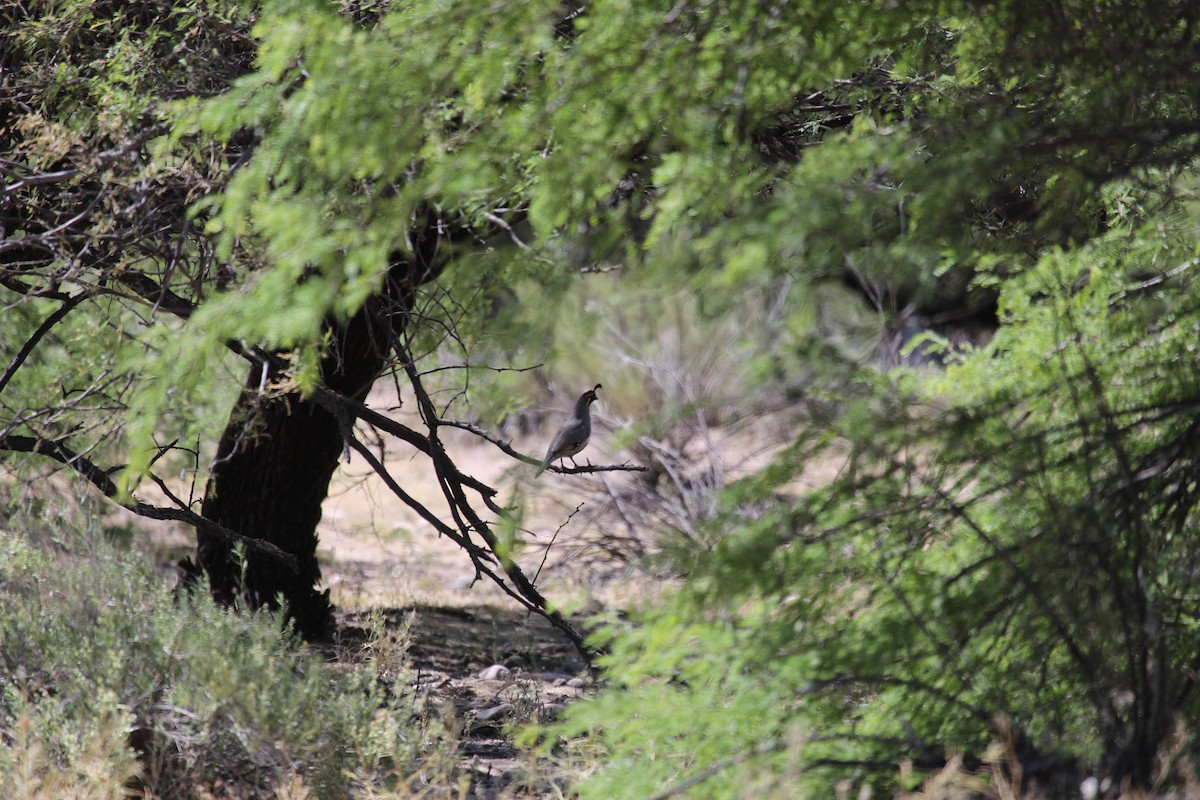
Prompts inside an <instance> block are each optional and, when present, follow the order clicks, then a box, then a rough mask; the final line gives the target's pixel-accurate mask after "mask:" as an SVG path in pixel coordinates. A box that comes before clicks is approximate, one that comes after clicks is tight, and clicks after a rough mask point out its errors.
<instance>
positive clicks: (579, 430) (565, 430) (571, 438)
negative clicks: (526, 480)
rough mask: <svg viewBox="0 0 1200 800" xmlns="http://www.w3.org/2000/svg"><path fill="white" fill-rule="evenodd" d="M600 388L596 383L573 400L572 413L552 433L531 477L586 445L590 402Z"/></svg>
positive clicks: (588, 436)
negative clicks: (556, 431)
mask: <svg viewBox="0 0 1200 800" xmlns="http://www.w3.org/2000/svg"><path fill="white" fill-rule="evenodd" d="M600 388H602V387H601V386H600V384H598V383H597V384H596V388H595V389H588V390H587V391H586V392H584V393H583V394H581V395H579V399H578V400H576V401H575V411H574V413H573V414H571V418H570V419H569V420H567V421H566V422H565V423H564V424H563V426H562V428H560V429H559V431H558V433H556V434H555V435H554V440H553V441H552V442H550V448H549V449H548V450H546V457H545V458H544V459H542V465H541V466H540V467H538V471H537V472H535V473H534V475H533V477H535V478H536V477H537V476H538V475H541V474H542V473H543V472H545V470H546V467H548V466H550V464H551V463H552V462H554V461H557V460H558V459H560V458H570V457H572V456H574V455H577V454H578V453H579V452H580V451H581V450H583V448H585V447H587V443H588V439H589V438H591V435H592V412H591V410H590V409H591V405H592V403H594V402H596V389H600Z"/></svg>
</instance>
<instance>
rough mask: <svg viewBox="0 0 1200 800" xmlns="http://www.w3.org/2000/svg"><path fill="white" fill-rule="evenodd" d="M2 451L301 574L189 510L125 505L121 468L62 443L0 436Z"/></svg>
mask: <svg viewBox="0 0 1200 800" xmlns="http://www.w3.org/2000/svg"><path fill="white" fill-rule="evenodd" d="M0 450H8V451H11V452H15V453H34V454H37V455H42V456H47V457H49V458H52V459H54V460H55V461H57V462H59V463H60V464H65V465H66V466H68V467H70V468H71V469H73V470H74V471H75V472H77V473H78V474H79V475H81V476H82V477H84V478H86V479H87V481H88V482H89V483H91V484H92V485H93V486H95V487H96V488H97V489H99V490H100V491H101V492H102V493H103V494H104V496H105V497H107V498H109V499H110V500H112V501H113V502H115V503H117V504H118V505H120V506H121V507H122V508H124V509H127V510H129V511H132V512H133V513H134V514H137V515H138V516H139V517H146V518H148V519H162V520H174V521H177V522H185V523H187V524H188V525H191V526H192V527H194V528H197V529H199V530H203V531H204V532H205V533H210V534H212V535H214V536H218V537H220V538H222V539H224V540H226V541H228V542H241V543H242V544H244V545H245V546H246V548H247V549H249V550H254V551H255V552H258V553H262V554H263V555H266V556H269V557H271V558H273V559H275V560H276V561H279V562H280V563H282V564H286V565H287V566H288V567H289V568H290V569H291V570H292V571H293V572H296V573H299V565H298V563H297V561H296V557H295V556H293V555H291V554H290V553H286V552H284V551H283V550H280V549H279V548H278V547H276V546H275V545H273V544H271V543H270V542H267V541H264V540H262V539H255V538H253V537H251V536H245V535H243V534H240V533H238V532H236V531H232V530H230V529H229V528H226V527H225V526H224V525H221V524H219V523H216V522H213V521H212V520H210V519H207V518H206V517H203V516H201V515H199V514H197V513H196V512H194V511H192V510H191V509H189V508H163V507H161V506H153V505H150V504H149V503H141V502H134V503H129V502H122V500H121V499H120V492H118V491H117V485H116V484H115V483H113V480H112V478H110V477H109V473H110V472H115V471H117V470H119V469H120V467H116V468H113V469H112V470H103V469H101V468H100V467H99V466H97V465H96V464H95V463H94V462H92V461H91V460H90V459H88V458H85V457H83V456H81V455H79V454H78V453H76V452H75V451H74V450H72V449H71V448H70V447H68V446H67V445H66V444H64V443H63V442H61V441H51V440H47V439H35V438H33V437H32V436H16V435H11V434H9V435H4V436H0Z"/></svg>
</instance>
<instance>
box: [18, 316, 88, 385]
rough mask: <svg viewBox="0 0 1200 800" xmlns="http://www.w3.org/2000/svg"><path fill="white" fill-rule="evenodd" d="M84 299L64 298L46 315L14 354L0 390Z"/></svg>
mask: <svg viewBox="0 0 1200 800" xmlns="http://www.w3.org/2000/svg"><path fill="white" fill-rule="evenodd" d="M82 301H83V295H76V296H74V297H70V298H68V299H67V300H64V301H63V304H62V305H61V306H59V307H58V308H57V309H55V311H54V313H52V314H51V315H50V316H48V317H46V319H45V320H44V321H43V322H42V324H41V325H39V326H38V327H37V330H35V331H34V332H33V334H32V335H30V337H29V339H28V340H27V341H26V342H25V344H24V345H22V347H21V349H20V350H19V351H18V352H17V354H16V355H15V356H13V360H12V361H11V362H10V363H9V365H8V369H6V370H4V374H3V375H0V392H3V391H4V387H5V386H7V385H8V382H9V381H11V380H12V377H13V375H15V374H16V373H17V370H19V369H20V368H21V365H22V364H24V363H25V359H27V358H29V354H30V353H32V352H33V350H34V348H36V347H37V346H38V342H40V341H41V340H42V338H43V337H44V336H45V335H46V334H47V333H49V332H50V329H51V328H53V327H54V326H55V325H57V324H58V323H60V322H62V321H63V319H64V318H65V317H66V316H67V314H70V313H71V310H72V309H74V308H75V307H76V306H77V305H79V304H80V303H81V302H82Z"/></svg>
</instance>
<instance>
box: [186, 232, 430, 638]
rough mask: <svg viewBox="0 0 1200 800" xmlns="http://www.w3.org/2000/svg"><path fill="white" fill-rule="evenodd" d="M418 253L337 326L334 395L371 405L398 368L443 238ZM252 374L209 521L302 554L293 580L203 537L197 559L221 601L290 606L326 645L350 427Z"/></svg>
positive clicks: (280, 567)
mask: <svg viewBox="0 0 1200 800" xmlns="http://www.w3.org/2000/svg"><path fill="white" fill-rule="evenodd" d="M423 241H426V242H427V243H426V244H425V245H424V246H423V247H419V249H418V251H417V254H416V255H415V256H414V257H413V258H411V259H407V260H405V261H403V262H397V263H396V264H395V265H394V266H393V267H392V268H391V270H390V271H389V275H388V279H387V281H386V282H385V286H384V288H383V290H382V291H381V292H380V294H379V295H377V296H375V297H374V298H372V299H371V300H370V301H369V302H368V303H367V304H366V305H365V306H364V307H363V308H362V309H361V310H360V311H359V312H358V313H357V314H355V315H354V316H353V317H351V318H350V319H349V320H348V321H346V322H345V323H343V324H331V325H330V331H331V334H332V344H331V346H330V349H329V352H328V354H327V355H326V356H325V358H324V360H323V361H322V364H321V379H322V381H323V383H324V385H325V386H326V387H328V388H329V389H332V390H334V391H336V392H338V393H340V394H343V395H345V396H347V397H350V398H353V399H355V400H359V401H361V400H362V399H364V398H365V397H366V395H367V393H368V392H369V391H370V389H371V385H372V384H373V383H374V381H375V378H376V377H377V376H378V375H379V374H380V372H381V371H382V370H383V368H384V366H385V364H386V363H387V360H388V349H389V348H388V343H389V341H391V340H392V336H393V335H394V334H395V333H396V332H398V330H399V329H400V328H402V326H404V325H407V324H410V319H411V317H410V314H409V313H408V309H409V308H410V307H411V303H412V299H413V294H414V291H415V287H416V286H418V285H419V284H420V283H423V282H425V281H427V280H430V279H432V278H433V277H434V276H435V275H436V269H435V268H434V267H433V260H434V254H435V252H436V234H434V233H432V232H431V233H430V236H429V237H427V239H426V240H423ZM264 369H268V370H269V371H270V372H274V371H275V368H274V367H264V366H262V365H255V366H252V367H251V368H250V372H249V375H248V376H247V378H246V384H245V387H244V388H243V390H242V393H241V395H240V397H239V399H238V401H237V403H236V404H235V406H234V408H233V411H232V413H231V414H230V417H229V422H228V424H227V425H226V428H225V431H224V434H223V435H222V437H221V441H220V444H219V448H218V457H217V459H216V461H215V463H214V466H213V470H212V474H211V477H210V480H209V484H208V488H207V491H206V495H205V498H204V504H203V509H202V512H203V516H204V517H205V518H207V519H209V520H212V521H213V522H216V523H218V524H220V525H223V526H225V527H226V528H230V529H232V530H235V531H238V532H240V533H243V534H244V535H247V536H252V537H254V538H257V539H262V540H265V541H267V542H270V543H271V544H274V545H276V546H277V547H279V548H280V549H281V550H284V551H285V552H288V553H291V554H293V555H295V557H296V559H297V562H298V565H299V570H298V571H297V572H293V571H292V570H290V569H289V568H288V567H287V566H286V565H285V564H282V563H280V562H279V561H278V560H277V559H272V558H269V557H264V556H262V555H259V554H256V553H251V552H246V553H244V554H243V556H242V559H239V557H238V554H237V551H236V550H235V549H234V547H232V546H231V545H230V543H229V541H228V540H227V539H224V538H220V537H216V536H213V535H210V534H206V533H205V532H203V531H200V532H199V536H198V543H197V549H196V555H197V561H198V563H199V565H200V567H201V568H202V569H203V570H204V572H205V573H206V574H207V576H208V579H209V583H210V586H211V589H212V593H213V596H214V597H215V598H216V599H217V600H218V601H220V602H222V603H225V604H233V603H235V602H238V601H239V600H240V601H242V602H245V603H247V604H248V605H249V606H250V607H252V608H258V607H262V606H267V607H271V608H280V607H282V608H284V610H285V612H286V615H287V617H288V619H289V620H291V621H292V622H293V623H294V625H295V628H296V630H297V632H298V633H300V635H302V636H303V637H305V638H306V639H318V638H322V637H324V636H325V635H327V634H328V633H329V632H330V630H331V627H330V626H331V623H332V610H333V609H332V605H331V603H330V601H329V592H328V591H327V590H326V591H324V592H322V591H319V590H318V588H317V587H318V584H319V583H320V580H321V568H320V565H319V564H318V563H317V543H318V542H317V531H316V529H317V525H318V523H319V522H320V521H321V504H322V501H324V499H325V496H326V494H327V493H328V489H329V482H330V480H331V479H332V477H333V473H334V470H336V469H337V465H338V461H339V459H340V458H341V456H342V454H343V453H344V452H346V439H345V435H344V434H345V431H344V428H343V425H344V424H345V423H344V422H342V421H339V420H338V419H336V418H335V417H334V416H333V415H332V414H330V413H329V412H328V411H326V410H324V409H322V408H320V407H319V406H318V405H317V404H316V402H315V401H314V400H312V399H311V398H307V399H306V398H304V397H302V396H301V395H300V394H298V393H289V394H285V395H282V396H274V397H271V396H267V395H264V393H263V392H262V390H261V389H262V387H263V386H264V385H266V384H268V383H270V382H271V381H272V380H273V379H274V377H275V376H274V375H272V374H268V375H267V376H266V380H265V381H264V376H263V370H264Z"/></svg>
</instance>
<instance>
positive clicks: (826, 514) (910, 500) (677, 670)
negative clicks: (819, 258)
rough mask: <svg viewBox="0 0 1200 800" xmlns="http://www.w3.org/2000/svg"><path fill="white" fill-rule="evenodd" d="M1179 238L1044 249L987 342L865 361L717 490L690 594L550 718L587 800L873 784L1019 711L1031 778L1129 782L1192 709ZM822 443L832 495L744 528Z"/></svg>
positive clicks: (1186, 255) (1195, 379)
mask: <svg viewBox="0 0 1200 800" xmlns="http://www.w3.org/2000/svg"><path fill="white" fill-rule="evenodd" d="M1195 237H1196V230H1195V227H1194V224H1193V223H1190V222H1186V223H1185V224H1184V225H1183V226H1182V227H1181V226H1180V221H1179V220H1178V219H1176V220H1175V221H1172V219H1171V218H1170V217H1159V218H1158V219H1157V220H1156V221H1155V224H1153V225H1146V226H1142V227H1139V228H1137V229H1135V230H1132V231H1129V232H1114V233H1112V234H1110V235H1108V236H1105V237H1102V238H1099V239H1097V240H1095V241H1094V242H1092V243H1090V244H1089V245H1087V246H1085V247H1081V248H1079V249H1077V250H1074V251H1072V252H1069V253H1068V252H1064V251H1061V250H1051V251H1047V253H1046V254H1045V256H1044V257H1043V258H1042V259H1041V261H1040V262H1039V263H1038V264H1037V266H1036V268H1035V269H1033V270H1030V271H1029V272H1027V273H1025V274H1024V275H1022V276H1021V277H1020V278H1013V279H1010V280H1008V281H1006V282H1005V284H1004V291H1003V293H1002V296H1001V309H1002V312H1003V314H1004V325H1003V326H1002V328H1001V330H1000V331H999V332H998V334H997V335H996V336H995V338H994V339H993V340H992V341H991V343H990V344H989V345H988V346H987V347H985V348H982V349H980V350H979V351H978V352H976V353H974V354H971V355H970V356H968V357H966V358H964V359H963V360H962V361H961V363H959V364H958V365H957V366H955V367H953V368H952V369H950V370H949V371H948V372H947V373H946V374H945V375H944V376H941V377H939V378H937V379H935V380H930V379H928V378H924V379H922V380H920V381H914V380H913V379H912V377H911V376H909V377H906V376H903V375H900V376H897V377H896V378H895V379H876V380H875V381H874V382H875V383H876V385H877V390H876V391H875V392H873V393H872V395H873V396H872V397H871V398H869V399H867V400H864V401H862V402H861V403H855V404H852V405H851V406H849V407H848V408H847V409H846V411H845V413H844V415H843V416H842V417H841V419H839V420H838V421H837V423H836V428H835V430H833V431H825V432H823V434H822V435H821V436H820V437H816V436H813V437H811V440H809V437H805V436H802V437H801V438H800V439H799V440H798V441H797V442H796V444H795V446H794V447H793V449H792V450H791V451H790V452H789V453H788V454H787V455H786V456H784V457H782V458H781V459H780V460H779V461H778V463H777V464H776V465H775V466H774V467H773V468H772V469H771V470H768V471H767V472H766V473H764V474H763V475H762V476H760V477H758V478H756V479H752V480H750V481H748V482H747V483H746V484H745V485H744V486H742V487H739V488H737V489H736V490H734V491H733V492H731V493H730V496H729V497H728V498H727V499H728V502H729V506H728V507H729V514H728V516H727V517H726V518H725V519H724V520H723V521H722V522H721V523H719V524H721V525H724V526H726V528H727V530H726V535H725V538H723V539H722V540H721V542H720V544H719V545H718V546H717V547H715V548H714V549H713V550H712V551H711V552H704V553H700V554H698V555H697V557H696V559H695V561H694V564H693V570H694V571H693V574H692V578H691V579H690V581H689V583H688V586H687V587H686V588H685V589H684V590H683V591H681V592H680V593H679V594H678V595H677V596H676V597H675V598H674V599H673V600H672V601H671V602H670V603H669V604H668V605H667V606H666V607H664V608H661V609H655V610H651V611H649V612H647V613H646V614H645V615H644V617H643V618H642V619H640V620H639V621H638V624H637V625H630V624H629V623H614V624H611V625H610V626H609V628H608V632H607V634H606V638H607V640H608V642H609V644H610V645H611V646H612V655H611V656H609V657H608V659H607V663H606V667H607V669H608V672H609V674H610V675H611V676H613V678H614V680H615V682H616V686H614V687H613V688H612V689H610V690H608V691H607V692H606V693H604V694H603V695H602V696H601V698H600V699H599V700H598V701H597V702H595V703H585V704H581V705H580V706H579V707H577V708H576V709H573V710H572V713H571V720H570V722H568V723H567V724H566V725H565V726H564V727H563V728H561V729H560V732H561V733H565V734H567V735H579V734H581V733H583V732H585V731H589V730H601V731H603V735H602V737H601V738H602V741H603V742H605V743H606V744H607V746H608V747H610V748H611V750H612V754H613V755H612V758H611V760H610V761H608V762H607V769H606V770H604V771H603V772H602V773H601V775H600V776H598V777H596V778H594V779H591V780H589V781H587V782H586V783H585V785H584V786H583V787H582V789H581V791H582V793H583V795H584V796H594V797H610V796H614V794H619V792H620V790H619V787H622V786H626V785H629V783H630V782H636V785H637V787H638V788H637V791H635V792H633V793H632V794H630V795H626V796H644V795H650V794H653V793H654V792H656V791H662V790H664V789H666V788H667V787H671V786H677V785H681V784H684V782H685V781H687V780H688V779H689V778H691V777H692V776H695V775H698V774H705V773H706V770H707V769H708V768H710V767H711V766H712V765H714V764H722V765H724V768H722V769H720V770H719V771H715V772H714V773H713V774H711V775H709V776H707V779H706V780H704V781H703V788H702V789H701V790H698V791H699V792H700V794H701V795H702V796H705V797H738V796H744V794H743V791H742V788H743V787H745V786H747V785H749V783H750V782H752V781H753V780H754V779H755V776H758V775H762V774H763V773H767V774H773V775H776V776H779V775H782V774H784V772H785V771H786V769H785V764H791V765H792V768H794V769H798V770H799V772H800V774H802V779H801V785H802V786H805V787H807V789H806V792H807V794H806V796H813V797H821V796H829V795H830V794H831V793H832V791H833V784H835V783H837V782H838V781H840V780H843V779H845V778H847V777H857V778H858V779H860V780H863V781H866V782H870V783H874V784H876V785H877V786H878V785H880V784H882V785H884V786H888V785H890V784H891V782H892V781H893V780H894V778H895V774H896V773H895V765H897V764H899V763H900V762H902V761H905V760H911V761H912V762H914V763H915V764H916V765H917V766H918V767H924V768H930V767H935V766H939V765H940V764H941V763H942V762H943V760H944V759H945V758H947V757H948V756H949V755H950V754H951V753H953V752H964V751H965V752H966V753H967V754H975V756H976V757H982V756H983V755H984V753H985V752H986V751H987V749H988V747H987V745H988V742H989V741H990V740H993V739H994V740H1002V739H1003V738H1004V737H1005V736H1006V735H1007V733H1008V731H1009V727H1008V726H1010V725H1015V726H1016V727H1017V729H1018V730H1020V731H1021V732H1022V734H1021V735H1022V736H1024V737H1026V738H1025V739H1024V740H1023V745H1022V746H1023V747H1028V748H1030V749H1031V750H1032V751H1037V752H1041V753H1043V754H1044V755H1046V756H1049V757H1050V758H1051V759H1054V760H1053V761H1051V762H1050V763H1052V764H1053V768H1052V769H1050V770H1048V771H1046V772H1043V773H1040V774H1038V775H1036V776H1035V777H1036V779H1037V780H1039V781H1040V783H1041V785H1042V786H1043V787H1046V786H1047V784H1049V786H1050V787H1051V789H1052V791H1070V790H1072V789H1073V787H1074V786H1075V785H1077V780H1078V778H1079V776H1081V775H1086V774H1097V773H1099V774H1102V775H1106V774H1108V775H1110V774H1122V771H1123V770H1124V771H1125V773H1124V774H1127V775H1128V774H1138V773H1137V770H1139V769H1141V770H1146V772H1144V773H1142V774H1143V775H1145V777H1144V778H1141V779H1142V780H1148V779H1149V778H1150V777H1151V775H1150V770H1151V766H1152V763H1153V759H1154V757H1155V755H1156V753H1157V752H1158V749H1159V748H1165V747H1166V739H1167V737H1168V736H1169V735H1170V733H1171V730H1172V726H1173V724H1174V722H1173V721H1174V720H1175V719H1177V718H1178V719H1182V720H1190V719H1194V718H1196V715H1197V714H1198V713H1200V705H1198V704H1200V700H1198V699H1197V697H1196V695H1195V693H1194V692H1193V691H1191V685H1192V680H1191V678H1190V677H1189V671H1190V669H1191V666H1190V665H1191V664H1192V659H1193V657H1194V653H1195V652H1196V651H1197V649H1198V648H1200V639H1198V638H1197V636H1198V635H1200V630H1198V629H1197V628H1196V626H1195V625H1194V624H1193V623H1192V620H1193V619H1194V618H1195V616H1196V614H1197V612H1198V611H1200V609H1197V608H1196V607H1195V601H1194V592H1193V591H1192V589H1193V588H1194V586H1195V581H1196V580H1197V577H1198V574H1200V573H1198V571H1197V568H1198V564H1197V562H1196V555H1195V554H1196V547H1195V542H1196V536H1197V531H1196V519H1197V511H1196V496H1195V493H1194V486H1195V483H1194V481H1195V479H1196V476H1197V474H1200V464H1198V463H1197V462H1196V460H1195V456H1194V454H1193V453H1194V451H1192V450H1191V449H1190V448H1191V447H1192V446H1193V445H1194V444H1195V443H1196V441H1197V439H1196V433H1195V431H1196V423H1195V415H1196V411H1197V408H1198V404H1200V392H1198V391H1197V387H1198V386H1200V371H1198V370H1197V369H1196V365H1195V359H1194V358H1192V357H1190V356H1188V355H1186V354H1188V353H1190V352H1191V351H1192V350H1193V349H1194V347H1195V330H1196V326H1197V325H1198V324H1200V316H1198V313H1200V311H1198V310H1200V305H1198V304H1197V300H1198V299H1200V294H1198V292H1200V283H1198V282H1197V281H1196V280H1195V279H1194V278H1193V277H1192V272H1193V271H1194V268H1193V264H1194V260H1192V258H1191V256H1192V252H1191V250H1190V249H1189V248H1181V247H1179V246H1178V245H1177V244H1175V243H1177V242H1180V241H1194V240H1195ZM1147 271H1148V272H1150V273H1151V274H1157V275H1162V276H1169V277H1167V278H1165V279H1164V280H1162V282H1161V285H1156V286H1155V289H1154V292H1153V294H1152V296H1149V297H1145V296H1142V291H1145V287H1143V288H1142V289H1141V290H1139V289H1137V288H1131V286H1133V285H1134V284H1132V283H1131V274H1132V273H1133V272H1140V273H1141V274H1143V275H1144V274H1146V272H1147ZM1081 278H1087V282H1086V283H1083V282H1082V281H1081ZM1157 281H1158V279H1155V280H1154V281H1151V282H1152V283H1156V282H1157ZM889 398H890V399H889ZM834 436H835V437H836V438H834ZM831 442H836V443H837V447H836V448H835V449H833V450H832V451H831V450H830V449H829V445H830V443H831ZM847 445H848V446H849V454H848V457H846V456H845V455H844V454H845V452H846V451H845V447H846V446H847ZM840 457H846V461H845V464H844V466H843V468H842V471H841V474H840V476H839V477H838V479H837V480H835V481H834V482H832V483H831V484H830V485H828V486H826V487H824V488H822V489H819V490H816V491H813V492H810V493H807V494H799V495H793V496H792V499H791V500H790V501H789V502H787V503H786V504H783V505H777V506H772V507H771V510H769V511H766V512H761V513H760V514H758V515H757V516H755V517H754V518H753V519H750V520H747V519H746V518H745V513H746V512H745V510H744V509H746V508H754V507H756V505H757V504H758V503H761V501H762V499H763V498H764V497H769V496H772V495H773V494H776V493H778V492H780V491H784V490H785V485H786V483H787V482H788V481H790V480H791V479H792V478H793V477H794V476H795V475H796V474H797V473H798V472H799V471H800V470H802V469H803V468H804V467H805V466H806V465H808V464H811V463H813V462H814V460H820V459H822V458H840ZM683 709H686V711H682V710H683ZM747 719H753V721H754V723H753V724H752V725H746V726H745V727H742V726H743V725H744V724H745V721H746V720H747ZM1188 757H1189V758H1195V757H1196V753H1188ZM1142 758H1144V759H1146V760H1145V761H1144V762H1142V763H1140V764H1139V763H1138V762H1137V760H1138V759H1142ZM1176 777H1177V776H1176ZM1159 778H1160V779H1164V780H1170V778H1171V776H1170V775H1167V774H1165V773H1164V774H1162V775H1161V776H1159ZM1072 780H1075V781H1076V784H1071V783H1070V781H1072ZM1055 781H1062V782H1063V783H1059V784H1056V783H1055ZM1055 785H1058V786H1059V788H1058V789H1053V788H1052V787H1054V786H1055ZM780 792H781V793H780V794H778V795H777V796H785V793H783V792H782V790H780ZM793 796H794V795H793Z"/></svg>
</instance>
